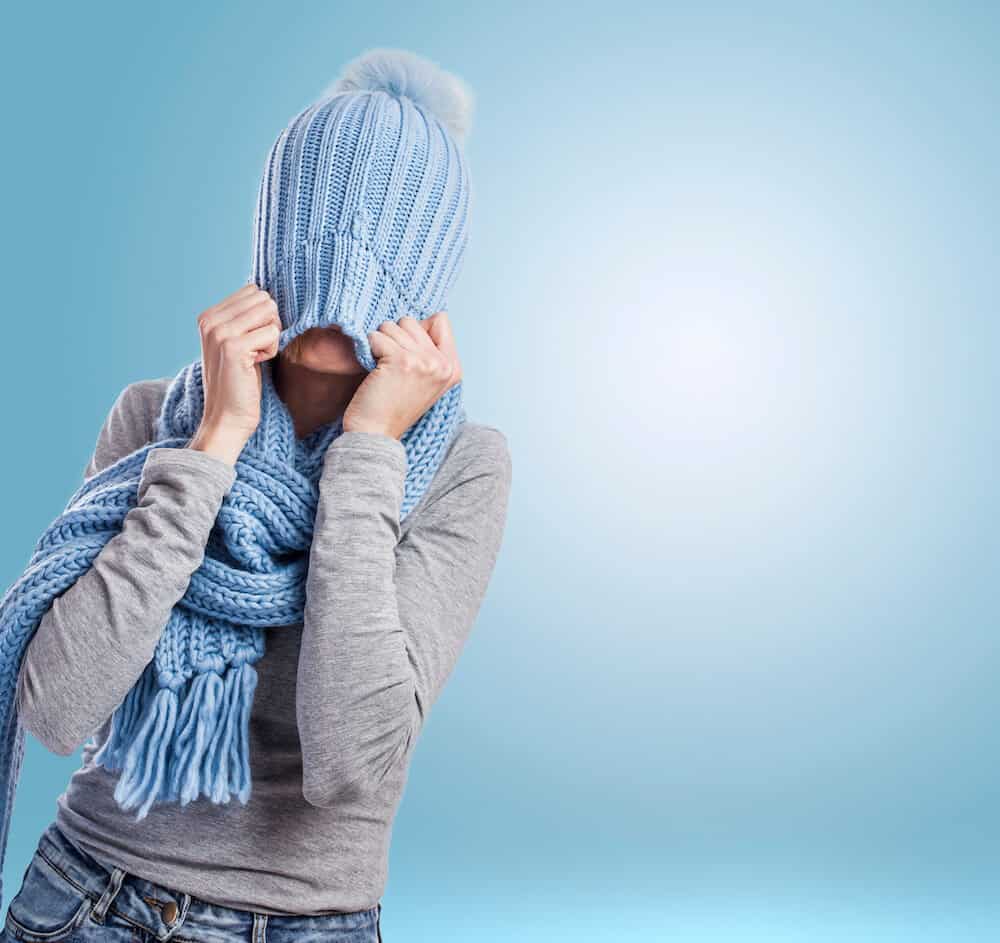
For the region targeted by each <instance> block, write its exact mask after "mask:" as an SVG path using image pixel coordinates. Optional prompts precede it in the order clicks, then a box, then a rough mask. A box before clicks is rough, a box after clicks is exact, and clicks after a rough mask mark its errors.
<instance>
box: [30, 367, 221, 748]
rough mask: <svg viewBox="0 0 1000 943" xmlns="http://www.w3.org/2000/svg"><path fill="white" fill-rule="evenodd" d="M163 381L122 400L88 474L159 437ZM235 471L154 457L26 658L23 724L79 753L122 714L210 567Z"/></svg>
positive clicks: (153, 453)
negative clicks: (211, 540)
mask: <svg viewBox="0 0 1000 943" xmlns="http://www.w3.org/2000/svg"><path fill="white" fill-rule="evenodd" d="M153 384H155V381H152V382H151V381H139V382H138V383H133V384H130V385H129V386H127V387H126V388H125V389H124V390H123V391H122V392H121V393H120V394H119V396H118V398H117V400H116V401H115V403H114V405H113V406H112V408H111V411H110V412H109V414H108V417H107V419H106V420H105V423H104V426H103V428H102V429H101V432H100V435H99V436H98V440H97V445H96V447H95V449H94V454H93V456H92V457H91V459H90V461H89V462H88V464H87V467H86V470H85V473H84V474H85V477H91V476H92V475H94V474H96V473H97V472H98V471H100V470H102V469H103V468H106V467H107V466H108V465H110V464H112V463H113V462H115V461H117V459H119V458H121V457H122V456H124V455H127V454H128V453H130V452H132V451H134V450H135V449H137V448H140V447H141V446H142V445H144V444H146V443H148V442H149V441H151V436H152V415H153V414H154V413H155V406H156V403H157V397H156V395H155V394H156V391H155V388H154V386H153ZM235 477H236V470H235V468H234V467H233V466H232V465H229V464H228V463H227V462H225V461H223V460H221V459H219V458H216V457H215V456H213V455H209V454H208V453H206V452H203V451H198V450H196V449H190V448H155V449H151V450H150V452H149V453H148V454H147V456H146V461H145V464H144V466H143V469H142V474H141V478H140V482H139V486H138V503H137V505H136V507H134V508H132V509H131V510H130V511H129V512H128V513H127V514H126V515H125V518H124V522H123V525H122V529H121V531H120V533H118V534H116V535H115V536H114V537H112V538H111V540H109V541H108V542H107V544H105V545H104V547H102V548H101V551H100V553H98V554H97V556H96V557H95V558H94V562H93V565H92V566H91V567H90V568H89V569H88V570H87V571H86V572H85V573H83V574H82V575H81V576H80V578H79V579H78V580H77V581H76V582H75V583H74V584H73V585H72V586H70V587H69V589H67V590H66V591H65V592H64V593H62V594H61V595H60V596H57V597H56V598H55V600H54V601H53V603H52V606H51V607H50V608H49V610H48V611H47V612H46V613H45V615H44V616H43V618H42V620H41V622H40V623H39V626H38V628H37V630H36V631H35V634H34V635H33V636H32V638H31V641H30V642H29V644H28V646H27V649H26V651H25V654H24V658H23V659H22V662H21V667H20V672H19V674H18V682H17V707H18V712H19V717H20V721H21V723H22V724H23V726H24V727H25V728H26V729H27V730H28V731H30V732H31V733H32V734H33V735H34V736H35V737H36V739H38V740H39V741H41V742H42V743H43V744H44V745H45V746H46V747H47V748H48V749H50V750H52V751H53V752H54V753H58V754H60V755H62V756H68V755H69V754H71V753H73V752H74V751H75V750H76V749H77V748H78V747H79V746H81V745H82V744H83V743H84V742H85V741H86V740H87V738H88V737H89V736H90V735H91V734H92V733H94V732H95V731H96V730H97V729H98V728H99V727H100V726H101V725H102V724H103V723H104V721H105V720H106V719H107V718H108V717H109V716H110V715H111V713H112V712H113V711H114V709H115V708H116V707H117V706H118V705H119V704H120V703H121V702H122V700H124V698H125V695H126V694H127V693H128V691H129V689H130V688H131V687H132V685H133V684H135V682H136V680H137V679H138V677H139V675H140V674H141V673H142V670H143V668H144V667H145V666H146V665H147V664H148V663H149V661H150V660H151V659H152V657H153V651H154V649H155V648H156V643H157V641H158V639H159V637H160V634H161V633H162V631H163V629H164V627H165V626H166V624H167V619H168V618H169V616H170V610H171V609H172V608H173V606H174V604H175V603H176V602H177V601H178V600H179V599H180V598H181V597H182V596H183V595H184V593H185V592H186V591H187V587H188V584H189V583H190V580H191V576H192V574H193V573H194V571H195V570H196V569H197V568H198V567H199V566H200V565H201V562H202V559H203V558H204V551H205V544H206V543H207V541H208V536H209V534H210V532H211V529H212V525H213V523H214V522H215V518H216V516H217V515H218V512H219V508H220V506H221V504H222V499H223V497H224V496H225V494H227V493H228V491H229V489H230V488H231V487H232V484H233V481H234V480H235Z"/></svg>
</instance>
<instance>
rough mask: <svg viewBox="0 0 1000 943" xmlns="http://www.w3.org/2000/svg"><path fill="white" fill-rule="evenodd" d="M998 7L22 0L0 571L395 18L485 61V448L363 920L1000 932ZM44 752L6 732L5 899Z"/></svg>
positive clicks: (47, 800)
mask: <svg viewBox="0 0 1000 943" xmlns="http://www.w3.org/2000/svg"><path fill="white" fill-rule="evenodd" d="M278 10H280V13H279V12H276V11H278ZM996 10H997V8H996V7H995V6H994V7H992V9H991V5H989V4H972V3H948V4H945V3H940V4H904V3H882V4H876V5H869V4H842V5H839V8H838V9H836V10H828V9H823V8H822V7H821V6H820V5H806V6H802V5H796V4H787V5H784V4H754V5H749V4H735V5H730V4H716V3H699V4H696V5H683V6H677V5H672V4H666V5H664V4H648V5H642V4H631V5H626V4H611V5H608V4H589V3H586V4H581V3H574V4H565V3H564V4H558V5H557V4H538V3H531V4H525V3H509V4H505V5H504V8H503V9H502V10H500V9H491V8H490V7H489V6H488V5H486V4H481V5H474V6H473V8H472V9H468V8H467V7H466V6H465V5H460V4H456V3H453V4H435V3H427V4H420V5H409V4H406V5H404V4H401V3H399V4H386V3H369V4H365V5H364V6H362V5H346V4H330V3H327V4H319V3H316V4H308V5H307V4H294V3H293V4H281V5H280V7H275V6H274V5H273V4H264V3H243V4H233V3H230V4H215V5H199V6H198V7H197V8H196V7H195V5H193V4H190V5H181V6H178V5H169V6H162V7H159V8H156V9H150V8H146V9H142V10H141V12H140V10H139V9H138V8H134V7H132V6H130V5H127V4H124V3H120V4H116V5H107V4H105V5H101V9H100V11H97V10H94V9H84V8H82V7H79V6H71V5H69V4H66V5H63V6H60V7H58V8H52V7H50V6H46V5H42V6H38V7H35V8H34V9H32V10H29V9H28V7H26V6H25V5H23V4H22V5H19V6H18V7H17V8H16V9H12V10H11V11H9V12H8V16H7V30H6V41H5V43H4V47H5V49H4V52H5V54H4V56H3V57H0V60H2V65H0V68H2V69H3V73H4V74H3V87H4V90H5V94H4V97H5V119H6V120H5V123H6V128H7V146H6V147H5V148H4V155H3V161H4V164H5V168H4V170H5V172H4V179H5V181H6V188H5V209H6V219H7V223H8V225H7V226H5V227H4V235H3V240H4V246H3V249H4V253H3V254H4V258H5V259H6V261H7V264H8V265H9V266H10V267H9V268H8V271H7V277H6V279H5V292H4V296H5V297H4V302H5V306H6V309H7V310H6V314H5V317H4V325H5V335H6V342H7V353H8V356H7V359H6V369H5V370H4V371H3V373H2V374H0V396H2V402H3V403H4V404H5V406H4V407H3V409H4V412H3V415H4V422H5V427H6V431H7V446H6V448H5V450H4V451H5V454H6V461H5V462H4V463H3V465H2V476H3V477H2V484H3V488H4V491H5V493H6V494H7V495H8V496H9V500H8V502H7V509H6V514H5V519H4V539H3V541H2V544H0V567H2V571H0V577H2V581H3V583H4V585H9V584H10V583H11V582H13V581H14V579H16V577H17V576H18V575H19V574H20V572H21V571H22V569H23V567H24V565H25V564H26V562H27V557H28V555H29V553H30V549H31V547H32V545H33V541H34V540H35V539H36V538H37V537H38V535H39V534H40V533H41V531H42V530H43V529H44V527H45V526H46V524H47V523H48V522H49V521H51V520H52V518H54V517H55V516H56V515H57V514H58V513H59V511H61V510H62V508H63V506H64V504H65V501H66V499H67V498H68V496H69V494H70V493H71V492H72V490H73V489H74V488H75V487H76V485H77V484H78V482H79V480H80V475H81V473H82V469H83V466H84V464H85V462H86V460H87V458H88V457H89V455H90V451H91V449H92V447H93V444H94V440H95V438H96V435H97V431H98V429H99V427H100V423H101V421H102V420H103V418H104V416H105V414H106V412H107V410H108V408H109V407H110V405H111V403H112V401H113V400H114V398H115V396H116V395H117V393H118V392H119V390H120V389H121V388H122V387H123V386H124V385H125V384H126V383H129V382H131V381H134V380H138V379H141V378H146V377H156V376H165V375H169V374H173V373H174V372H176V370H178V369H179V368H180V367H181V366H182V365H183V364H184V363H186V362H188V361H189V360H191V359H193V358H194V357H196V356H198V353H199V348H198V340H197V333H196V330H195V320H194V319H195V317H196V315H197V314H198V312H200V311H201V310H202V309H203V308H204V307H206V306H208V305H209V304H211V303H214V302H215V301H217V300H219V299H220V298H221V297H223V296H225V295H226V294H228V293H230V292H231V291H234V290H235V289H236V288H237V287H238V286H239V285H240V284H242V283H243V282H244V281H245V279H246V277H247V273H248V266H249V248H250V236H251V231H250V226H251V218H252V211H253V201H254V197H255V193H256V188H257V184H258V181H259V174H260V172H261V169H262V162H263V159H264V155H265V153H266V150H267V148H268V147H269V145H270V143H271V141H272V140H273V137H274V136H275V135H276V134H277V132H278V131H279V130H280V128H281V127H282V126H283V125H284V123H285V122H286V121H287V119H288V118H289V117H291V115H292V114H294V113H295V112H296V111H297V110H298V109H299V108H300V107H302V106H304V105H305V104H307V103H308V102H309V101H310V100H311V99H312V97H313V96H314V95H315V94H316V93H318V91H319V90H320V89H321V88H322V87H324V86H325V84H326V83H327V82H328V81H329V80H330V79H332V78H333V76H334V75H335V74H336V72H337V70H338V68H339V66H340V65H341V64H342V63H343V62H344V61H346V60H347V59H349V58H351V57H353V56H354V55H355V54H357V53H358V52H360V51H361V50H362V49H364V48H367V47H370V46H373V45H397V46H405V47H409V48H412V49H414V50H417V51H419V52H422V53H424V54H425V55H429V56H431V57H432V58H435V59H437V60H438V61H440V62H441V63H442V64H443V65H445V66H446V67H449V68H452V69H454V70H455V71H457V72H459V73H460V74H462V75H463V76H464V77H465V78H466V79H467V80H468V81H469V82H470V84H471V85H472V86H473V88H474V89H475V91H476V93H477V97H478V111H477V117H476V122H475V125H474V128H473V131H472V134H471V137H470V141H469V157H470V162H471V166H472V169H473V173H474V175H475V185H476V187H477V203H476V204H475V208H474V213H475V217H474V220H473V237H472V242H471V243H470V248H469V253H468V257H467V262H466V267H465V270H464V273H463V275H462V277H461V279H460V282H459V287H458V289H457V291H456V292H455V294H454V297H453V300H452V303H451V306H450V310H451V315H452V319H453V321H454V323H455V326H456V332H457V335H458V341H459V346H460V349H461V351H462V355H463V362H464V364H465V367H466V374H467V379H466V382H465V390H466V397H467V399H466V402H467V406H468V409H469V413H470V416H471V417H472V418H475V419H477V420H479V421H483V422H489V423H491V424H494V425H496V426H498V427H499V428H501V429H503V430H504V431H505V432H506V434H507V436H508V438H509V441H510V444H511V449H512V454H513V464H514V479H515V480H514V488H513V492H512V495H511V506H510V516H509V524H508V531H507V536H506V539H505V544H504V547H503V550H502V553H501V556H500V559H499V561H498V563H497V569H496V572H495V576H494V579H493V582H492V584H491V587H490V591H489V595H488V598H487V600H486V601H485V603H484V605H483V608H482V610H481V613H480V617H479V620H478V622H477V625H476V628H475V631H474V633H473V636H472V638H471V640H470V641H469V643H468V645H467V647H466V649H465V652H464V654H463V656H462V660H461V662H460V667H459V668H458V669H457V670H456V672H455V674H454V675H453V677H452V679H451V681H450V682H449V685H448V688H447V689H446V691H445V693H444V695H443V696H442V698H441V700H440V701H439V702H438V705H437V706H436V708H435V711H434V714H433V716H432V717H431V718H430V719H429V722H428V726H427V727H426V729H425V731H424V734H423V738H422V742H421V745H420V748H419V749H418V751H417V754H416V756H415V758H414V763H413V767H412V771H411V776H410V782H409V786H408V789H407V792H406V795H405V797H404V800H403V804H402V806H401V809H400V812H399V815H398V818H397V820H396V828H395V834H394V842H393V849H392V857H391V868H390V880H389V886H388V888H387V892H386V896H385V898H384V907H385V909H384V912H383V929H384V931H385V935H386V939H387V940H392V941H396V940H405V941H418V940H420V941H423V940H427V941H452V940H454V941H459V940H461V941H466V940H471V939H475V940H477V941H492V940H498V941H499V940H504V941H506V940H517V941H536V940H537V941H541V940H545V941H557V940H567V941H568V940H573V941H584V940H593V941H598V940H600V941H605V940H615V941H617V940H622V941H624V940H634V939H640V938H642V939H648V940H668V939H669V940H684V941H716V940H723V941H730V940H732V941H757V940H760V941H769V943H775V941H792V940H795V941H798V940H802V941H825V940H838V941H839V940H849V941H853V940H877V941H896V940H899V941H904V940H905V941H924V940H935V941H936V940H941V941H945V940H947V941H971V940H995V939H998V938H1000V895H998V887H1000V884H998V881H1000V865H998V853H997V849H998V846H1000V814H998V812H997V806H998V798H1000V763H998V760H997V735H996V726H997V725H996V718H997V716H998V710H1000V685H998V683H997V677H998V671H1000V650H998V641H997V624H998V609H1000V598H998V589H997V586H998V580H997V562H998V551H1000V547H998V537H997V533H998V528H997V524H998V511H1000V502H998V497H997V488H996V480H995V478H996V466H997V455H998V446H1000V441H998V440H1000V433H998V423H997V418H996V404H997V395H998V393H1000V371H998V369H997V352H998V342H1000V329H998V320H997V314H998V311H997V296H998V292H997V288H998V274H997V273H998V270H1000V267H998V266H997V264H996V256H997V249H996V245H997V237H998V235H1000V233H998V228H1000V227H998V222H997V220H998V210H1000V206H998V203H1000V201H998V181H1000V175H998V171H997V167H998V166H1000V135H998V123H997V118H996V110H997V108H996V106H997V101H998V91H1000V89H998V85H1000V82H998V79H1000V73H998V66H997V61H998V60H997V55H998V52H1000V31H998V25H1000V24H998V14H997V12H995V11H996ZM78 763H79V756H75V757H71V758H60V757H57V756H52V755H48V754H47V753H46V751H45V750H44V749H43V748H42V747H41V746H40V745H39V744H38V743H36V742H34V741H33V740H31V741H30V742H29V747H28V754H27V757H26V761H25V769H24V776H23V778H22V782H21V788H20V790H19V793H18V799H17V806H16V810H15V817H14V823H13V826H12V831H11V840H10V847H9V850H8V857H7V865H6V871H5V878H6V884H7V888H8V890H7V893H6V895H5V896H6V897H7V900H6V901H5V905H6V903H7V902H8V901H9V898H10V897H11V896H13V893H14V891H15V890H16V888H17V887H18V886H19V880H20V876H21V872H22V870H23V869H24V867H25V866H26V864H27V862H28V860H29V857H30V855H31V852H32V850H33V848H34V844H35V841H36V840H37V837H38V835H39V834H40V832H41V831H42V829H43V828H44V826H45V825H46V824H47V823H48V822H49V821H50V820H51V818H52V817H53V815H54V811H55V798H56V796H57V795H58V794H59V793H60V792H61V791H62V789H63V788H64V786H65V782H66V780H67V779H68V777H69V775H70V774H71V772H72V771H73V770H74V769H75V768H76V767H77V765H78Z"/></svg>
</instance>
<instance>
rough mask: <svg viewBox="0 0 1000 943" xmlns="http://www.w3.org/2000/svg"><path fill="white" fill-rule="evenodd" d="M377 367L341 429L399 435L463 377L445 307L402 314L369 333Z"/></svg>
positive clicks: (354, 399)
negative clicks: (416, 314)
mask: <svg viewBox="0 0 1000 943" xmlns="http://www.w3.org/2000/svg"><path fill="white" fill-rule="evenodd" d="M368 341H369V343H370V344H371V350H372V356H373V357H374V358H375V360H376V365H375V369H374V370H372V371H371V372H370V373H369V374H368V376H367V377H365V379H364V380H363V381H362V382H361V385H360V386H359V387H358V388H357V390H356V391H355V393H354V396H353V397H352V398H351V401H350V403H348V405H347V409H346V410H345V411H344V421H343V430H344V432H352V431H353V432H375V433H380V434H382V435H388V436H392V438H394V439H400V438H402V436H403V434H404V433H405V432H406V430H407V429H409V428H410V426H412V425H413V423H415V422H416V421H417V420H418V419H419V418H420V417H421V416H422V415H423V414H424V413H425V412H427V410H428V409H430V407H431V406H432V405H433V404H434V403H435V402H437V400H438V399H439V398H440V397H441V395H442V394H444V393H445V392H447V391H448V390H450V389H451V388H452V387H453V386H455V385H456V384H457V383H458V382H459V381H460V380H461V379H462V366H461V363H460V362H459V359H458V351H457V350H456V349H455V339H454V337H453V335H452V333H451V324H450V322H449V321H448V315H447V313H446V312H444V311H439V312H437V314H433V315H431V316H430V317H429V318H426V319H425V320H423V321H419V320H417V319H416V318H413V317H409V316H404V317H401V318H400V319H399V321H398V322H396V321H385V322H383V323H382V324H381V325H380V326H379V328H378V330H377V331H371V332H370V333H369V334H368Z"/></svg>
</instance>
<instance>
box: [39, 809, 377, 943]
mask: <svg viewBox="0 0 1000 943" xmlns="http://www.w3.org/2000/svg"><path fill="white" fill-rule="evenodd" d="M36 853H37V854H40V855H42V856H43V857H44V858H45V859H46V860H47V861H48V863H49V864H50V865H51V866H52V867H53V868H55V869H56V871H58V872H59V873H60V874H61V875H62V877H63V878H65V879H66V880H67V881H69V882H70V883H71V884H73V885H75V886H76V888H77V889H78V890H80V891H81V892H83V893H85V894H86V895H87V896H88V897H90V898H91V899H92V900H94V901H95V904H94V907H93V908H92V910H91V913H90V916H89V917H88V918H87V919H89V920H94V921H96V922H98V923H103V922H105V920H106V919H107V916H108V914H113V915H114V916H116V917H119V918H121V919H123V920H125V921H126V922H128V923H130V924H132V925H133V926H135V927H137V928H139V929H141V930H144V931H145V932H146V933H149V934H151V935H152V936H154V937H155V938H156V939H157V940H161V941H167V940H171V939H174V938H177V939H179V940H183V939H188V940H190V939H198V940H206V941H209V940H211V941H218V943H229V941H237V940H246V941H253V943H258V941H265V940H266V939H269V938H271V939H275V938H280V939H282V940H284V939H289V940H294V939H297V938H300V937H301V938H305V939H310V938H311V936H312V935H317V936H316V938H320V937H319V936H318V935H319V934H322V933H323V931H327V932H329V931H341V932H342V933H343V932H344V931H355V932H360V934H361V936H365V934H364V931H365V930H370V931H371V935H370V939H372V940H375V939H381V934H380V931H379V928H378V924H379V916H380V913H381V909H382V905H381V902H380V903H378V904H376V905H375V906H374V907H371V908H369V909H367V910H359V911H355V912H353V913H337V914H324V915H321V916H292V915H288V916H284V915H283V916H276V915H273V914H258V913H255V912H253V911H249V910H237V909H235V908H230V907H223V906H220V905H218V904H212V903H209V902H208V901H204V900H201V899H200V898H198V897H195V896H193V895H191V894H188V893H185V892H182V891H176V890H172V889H170V888H168V887H166V886H164V885H161V884H155V883H153V882H151V881H147V880H146V879H145V878H141V877H139V876H138V875H136V874H132V873H131V872H129V871H126V870H125V869H124V868H121V867H117V866H113V867H111V869H110V870H109V869H108V868H107V867H105V866H104V865H103V864H101V863H100V862H99V861H97V860H96V859H95V858H93V857H92V856H91V855H89V854H88V853H87V852H85V851H84V850H83V849H82V848H80V847H79V846H78V845H76V844H74V843H73V842H72V841H71V840H70V839H69V838H68V837H67V836H66V834H65V833H64V832H63V831H62V830H61V829H59V827H58V826H57V825H56V823H55V822H53V823H51V824H50V825H49V826H48V827H47V828H46V829H45V831H44V832H43V833H42V835H41V837H40V838H39V840H38V849H37V852H36ZM266 931H270V932H269V933H267V932H266ZM366 938H367V937H366Z"/></svg>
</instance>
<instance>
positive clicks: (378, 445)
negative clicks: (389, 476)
mask: <svg viewBox="0 0 1000 943" xmlns="http://www.w3.org/2000/svg"><path fill="white" fill-rule="evenodd" d="M347 452H351V453H354V454H358V455H365V456H368V457H369V458H371V459H372V460H374V461H383V462H385V463H387V464H389V465H392V466H395V467H397V468H398V469H399V470H400V471H401V472H402V473H403V474H405V473H406V446H405V445H403V443H402V442H400V441H399V439H394V438H393V437H392V436H390V435H383V434H382V433H380V432H361V431H359V430H351V431H349V432H341V433H340V435H338V436H337V437H336V438H335V439H334V440H333V441H332V442H331V443H330V445H329V446H328V447H327V450H326V455H325V456H324V458H323V463H324V465H329V464H332V463H333V462H334V461H336V456H337V454H338V453H347Z"/></svg>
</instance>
